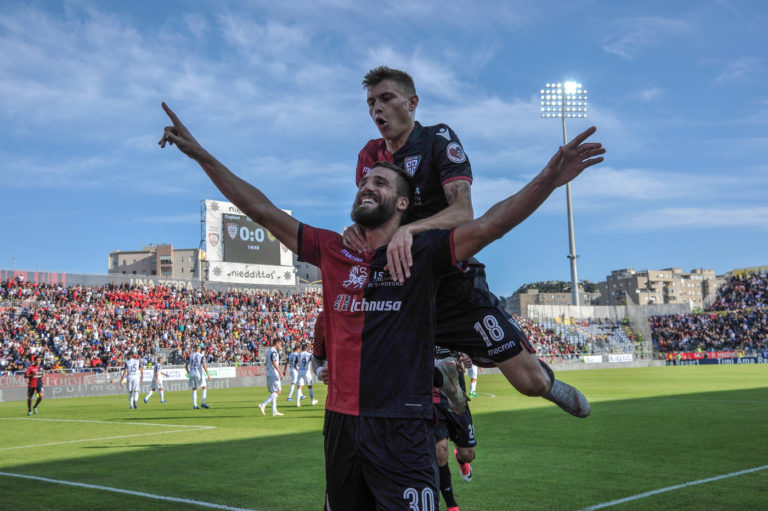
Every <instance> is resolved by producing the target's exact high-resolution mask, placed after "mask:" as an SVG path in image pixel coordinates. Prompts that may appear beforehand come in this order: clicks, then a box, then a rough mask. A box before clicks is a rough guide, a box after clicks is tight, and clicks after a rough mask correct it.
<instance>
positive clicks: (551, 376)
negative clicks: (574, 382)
mask: <svg viewBox="0 0 768 511" xmlns="http://www.w3.org/2000/svg"><path fill="white" fill-rule="evenodd" d="M539 364H541V367H543V368H544V370H545V371H546V372H547V376H549V381H550V382H552V383H553V384H554V383H555V373H554V372H553V371H552V368H551V367H549V366H548V365H547V364H546V363H545V362H544V361H543V360H541V359H539Z"/></svg>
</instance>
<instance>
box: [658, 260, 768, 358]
mask: <svg viewBox="0 0 768 511" xmlns="http://www.w3.org/2000/svg"><path fill="white" fill-rule="evenodd" d="M649 322H650V326H651V332H652V337H653V340H654V342H655V343H656V344H657V346H658V349H659V351H660V352H661V353H671V352H676V351H721V350H749V351H752V350H765V349H768V277H767V276H766V274H765V273H753V274H744V275H739V276H732V277H730V278H729V279H728V281H727V282H726V283H725V284H723V286H722V287H721V288H720V290H719V291H718V295H717V297H716V298H715V301H714V302H713V305H712V307H711V308H710V310H709V311H707V312H704V313H699V314H678V315H672V316H651V317H650V318H649Z"/></svg>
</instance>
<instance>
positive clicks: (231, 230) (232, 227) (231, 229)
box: [227, 223, 237, 239]
mask: <svg viewBox="0 0 768 511" xmlns="http://www.w3.org/2000/svg"><path fill="white" fill-rule="evenodd" d="M227 234H229V237H230V238H231V239H235V238H236V237H237V224H232V223H229V224H227Z"/></svg>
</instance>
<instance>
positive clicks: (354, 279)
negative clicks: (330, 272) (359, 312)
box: [341, 265, 368, 289]
mask: <svg viewBox="0 0 768 511" xmlns="http://www.w3.org/2000/svg"><path fill="white" fill-rule="evenodd" d="M367 280H368V269H367V268H366V267H365V266H359V265H357V266H353V267H352V269H351V270H349V277H347V280H345V281H344V282H342V283H341V285H342V286H344V287H345V288H347V289H362V288H363V286H364V285H365V282H366V281H367Z"/></svg>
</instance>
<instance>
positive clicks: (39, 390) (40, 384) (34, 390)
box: [27, 380, 43, 397]
mask: <svg viewBox="0 0 768 511" xmlns="http://www.w3.org/2000/svg"><path fill="white" fill-rule="evenodd" d="M35 393H37V394H39V395H42V393H43V382H42V381H40V380H37V386H36V387H27V397H33V396H34V395H35Z"/></svg>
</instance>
